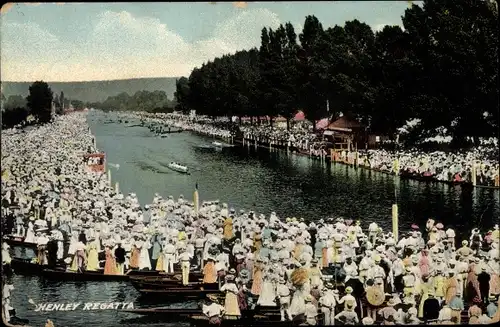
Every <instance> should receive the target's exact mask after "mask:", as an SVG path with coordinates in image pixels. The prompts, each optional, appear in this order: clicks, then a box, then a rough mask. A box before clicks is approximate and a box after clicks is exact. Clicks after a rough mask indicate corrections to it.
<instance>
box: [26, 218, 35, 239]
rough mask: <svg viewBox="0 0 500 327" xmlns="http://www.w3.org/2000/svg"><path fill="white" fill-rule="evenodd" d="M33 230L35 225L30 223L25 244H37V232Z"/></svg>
mask: <svg viewBox="0 0 500 327" xmlns="http://www.w3.org/2000/svg"><path fill="white" fill-rule="evenodd" d="M33 228H34V225H33V223H32V222H31V221H30V222H28V230H27V232H26V237H25V238H24V242H25V243H35V232H34V230H33Z"/></svg>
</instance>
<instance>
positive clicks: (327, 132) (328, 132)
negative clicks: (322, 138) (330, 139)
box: [323, 131, 334, 135]
mask: <svg viewBox="0 0 500 327" xmlns="http://www.w3.org/2000/svg"><path fill="white" fill-rule="evenodd" d="M333 134H334V132H333V131H324V132H323V135H333Z"/></svg>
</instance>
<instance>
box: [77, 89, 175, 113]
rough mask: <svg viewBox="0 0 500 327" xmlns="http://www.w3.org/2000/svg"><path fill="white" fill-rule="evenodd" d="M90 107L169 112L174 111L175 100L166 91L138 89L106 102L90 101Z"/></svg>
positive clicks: (106, 109) (113, 97)
mask: <svg viewBox="0 0 500 327" xmlns="http://www.w3.org/2000/svg"><path fill="white" fill-rule="evenodd" d="M87 106H88V107H89V108H99V109H102V110H105V111H108V110H119V111H150V112H167V111H170V112H171V111H173V108H174V107H175V102H174V101H173V100H171V99H169V98H168V96H167V94H166V92H165V91H159V90H156V91H153V92H150V91H138V92H136V93H135V94H134V95H132V96H130V95H129V94H128V93H126V92H122V93H120V94H118V95H116V96H110V97H108V98H107V99H106V100H105V101H104V102H89V103H87Z"/></svg>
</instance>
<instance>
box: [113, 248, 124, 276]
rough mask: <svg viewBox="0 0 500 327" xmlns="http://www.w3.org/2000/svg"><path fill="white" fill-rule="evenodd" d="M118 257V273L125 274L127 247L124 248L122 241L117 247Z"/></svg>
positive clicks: (116, 254) (116, 255) (116, 253)
mask: <svg viewBox="0 0 500 327" xmlns="http://www.w3.org/2000/svg"><path fill="white" fill-rule="evenodd" d="M114 254H115V258H116V270H117V273H118V274H120V275H123V274H124V273H125V249H124V248H122V244H121V242H118V243H117V248H116V249H115V253H114Z"/></svg>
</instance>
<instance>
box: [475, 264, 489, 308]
mask: <svg viewBox="0 0 500 327" xmlns="http://www.w3.org/2000/svg"><path fill="white" fill-rule="evenodd" d="M490 279H491V277H490V274H488V273H487V272H486V266H485V265H484V264H483V266H482V267H481V273H480V274H479V275H477V280H478V282H479V290H480V291H481V297H482V300H483V303H488V295H489V294H490Z"/></svg>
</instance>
